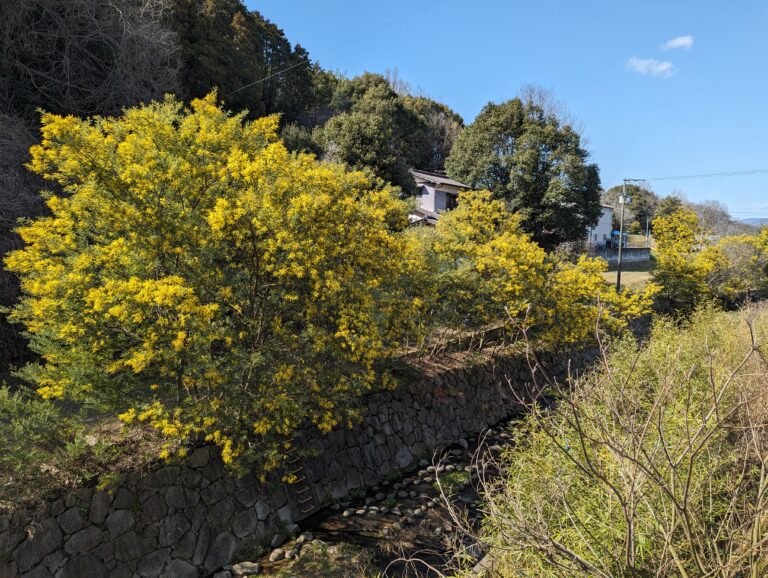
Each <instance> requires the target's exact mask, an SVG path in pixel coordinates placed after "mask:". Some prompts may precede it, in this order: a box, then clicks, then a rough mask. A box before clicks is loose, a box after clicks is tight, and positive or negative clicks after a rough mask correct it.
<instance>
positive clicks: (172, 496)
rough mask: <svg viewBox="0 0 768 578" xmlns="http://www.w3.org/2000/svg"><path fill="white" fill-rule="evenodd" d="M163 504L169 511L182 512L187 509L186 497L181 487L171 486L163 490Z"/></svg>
mask: <svg viewBox="0 0 768 578" xmlns="http://www.w3.org/2000/svg"><path fill="white" fill-rule="evenodd" d="M163 497H164V498H165V504H166V505H167V506H168V508H169V509H171V510H183V509H185V508H186V507H187V496H186V494H185V493H184V488H182V487H181V486H171V487H170V488H166V489H164V490H163Z"/></svg>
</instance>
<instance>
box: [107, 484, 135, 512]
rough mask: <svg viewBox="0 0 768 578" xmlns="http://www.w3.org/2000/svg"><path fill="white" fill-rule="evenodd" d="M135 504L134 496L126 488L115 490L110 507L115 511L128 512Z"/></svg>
mask: <svg viewBox="0 0 768 578" xmlns="http://www.w3.org/2000/svg"><path fill="white" fill-rule="evenodd" d="M135 502H136V494H134V493H133V492H132V491H131V490H129V489H128V488H125V487H122V488H120V489H118V490H117V494H116V495H115V499H114V500H113V502H112V507H113V508H115V509H116V510H130V509H131V507H133V504H134V503H135Z"/></svg>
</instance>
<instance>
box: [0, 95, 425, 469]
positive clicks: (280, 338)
mask: <svg viewBox="0 0 768 578" xmlns="http://www.w3.org/2000/svg"><path fill="white" fill-rule="evenodd" d="M277 127H278V119H277V117H267V118H263V119H259V120H257V121H254V122H248V123H246V122H244V120H243V116H242V115H238V116H230V115H228V114H227V113H225V112H224V111H223V110H222V109H221V108H219V107H218V106H217V104H216V99H215V95H210V96H208V97H206V98H205V99H202V100H195V101H193V102H192V108H191V110H188V109H186V108H184V107H182V105H180V104H179V103H178V102H176V101H175V100H173V99H171V98H169V99H167V100H166V101H165V102H163V103H153V104H151V105H147V106H141V107H138V108H133V109H129V110H127V111H126V112H125V113H124V114H123V115H122V116H121V117H118V118H94V119H91V120H79V119H76V118H74V117H61V116H55V115H48V114H47V115H44V116H43V119H42V142H41V144H40V145H39V146H35V147H33V149H32V157H33V160H32V162H31V163H30V168H31V169H32V170H34V171H35V172H37V173H39V174H41V175H43V176H44V177H46V178H47V179H51V180H54V181H57V182H58V183H60V184H61V186H62V187H63V188H64V189H65V190H66V192H67V193H68V195H67V196H66V197H63V196H62V197H58V196H51V197H50V198H49V199H48V206H49V208H50V211H51V216H50V217H46V218H41V219H39V220H37V221H34V222H32V223H29V224H28V225H26V226H24V227H22V228H21V229H20V234H21V236H22V237H23V239H24V240H25V242H26V247H25V248H24V249H22V250H20V251H16V252H14V253H12V254H11V255H10V257H9V258H8V259H7V265H8V267H9V269H11V270H12V271H14V272H16V273H17V274H19V276H20V278H21V280H22V290H23V293H24V296H23V299H22V301H21V303H20V304H19V305H18V306H17V307H16V309H15V311H14V312H13V314H12V315H11V318H12V319H13V320H14V321H18V322H22V323H24V324H25V326H26V328H27V332H28V335H29V337H30V343H31V347H32V348H33V349H34V350H35V351H37V352H38V353H39V354H40V356H41V358H42V361H41V362H40V363H38V364H33V365H30V366H28V367H27V368H26V369H25V370H24V372H23V375H24V377H25V378H26V379H27V380H29V381H30V382H32V383H34V384H36V385H37V387H38V390H39V392H40V394H42V395H43V396H44V397H48V398H66V399H71V400H74V401H76V402H79V403H84V404H86V405H87V406H93V407H97V408H99V409H105V410H110V411H120V412H122V413H121V416H122V418H123V419H124V420H125V421H126V422H131V421H133V420H135V419H138V420H139V421H145V422H148V423H150V424H151V425H152V426H153V427H155V428H156V429H157V430H159V431H160V432H162V433H163V434H164V435H166V436H167V437H168V438H169V440H170V441H169V444H170V445H173V444H175V443H176V441H178V440H180V439H182V440H183V439H188V438H190V437H202V438H204V439H205V440H207V441H211V442H213V443H216V444H217V445H219V446H220V447H221V448H222V455H223V458H224V460H225V461H226V462H232V461H234V460H235V459H236V458H238V457H239V456H243V457H249V458H260V459H262V461H263V463H264V464H265V465H275V464H276V463H277V462H279V460H280V459H281V456H282V451H281V449H282V448H283V447H284V446H283V445H282V444H283V443H287V442H286V441H285V440H286V439H287V438H289V436H290V435H291V434H292V433H293V431H294V430H295V428H296V427H297V426H298V425H299V424H301V423H302V422H304V421H305V420H308V421H310V422H312V423H314V424H316V425H317V427H318V428H320V429H321V430H323V431H329V430H330V429H331V428H332V427H334V426H335V425H336V424H338V423H345V422H347V421H348V420H350V419H352V418H353V417H354V416H355V415H356V414H357V412H358V409H357V408H356V407H355V403H354V402H355V400H356V399H357V397H358V396H359V395H360V394H361V393H363V392H365V391H368V390H369V389H370V388H371V387H373V386H374V385H375V384H377V383H381V382H382V381H383V382H384V383H385V384H386V383H387V377H386V375H384V376H383V378H382V380H381V381H380V380H379V377H380V375H381V373H380V372H377V370H376V367H375V365H376V364H377V363H378V362H380V361H383V360H386V359H387V358H388V357H389V356H391V355H392V354H393V353H395V352H397V351H399V349H400V347H401V345H402V343H403V342H404V339H405V336H414V335H418V333H419V328H418V326H417V323H418V322H419V318H420V317H419V306H420V303H421V299H420V298H419V297H418V294H416V293H414V292H415V291H418V290H419V287H418V285H416V284H414V283H411V282H409V281H408V276H409V271H410V269H411V268H412V267H415V266H416V265H417V264H418V263H419V262H420V259H421V257H420V254H419V253H418V251H416V248H415V246H414V245H413V244H412V243H411V242H410V240H411V238H410V237H408V236H405V235H401V234H398V233H397V232H396V231H397V229H401V228H404V227H405V225H406V224H407V214H406V213H407V204H406V203H404V202H403V201H400V200H398V199H397V196H396V194H395V191H394V190H392V189H390V188H386V187H379V186H374V185H373V184H371V183H370V182H369V180H368V179H367V178H366V177H365V176H364V175H362V174H361V173H347V172H345V170H344V169H343V168H342V167H341V166H337V165H331V164H320V163H318V162H317V161H316V160H315V159H314V158H313V157H311V156H308V155H292V154H290V153H288V151H286V149H285V147H284V146H283V145H282V143H280V142H278V141H277V136H276V131H277ZM170 445H169V447H168V448H167V451H166V452H165V453H166V454H167V453H169V452H170V449H171V448H170ZM182 451H183V450H182Z"/></svg>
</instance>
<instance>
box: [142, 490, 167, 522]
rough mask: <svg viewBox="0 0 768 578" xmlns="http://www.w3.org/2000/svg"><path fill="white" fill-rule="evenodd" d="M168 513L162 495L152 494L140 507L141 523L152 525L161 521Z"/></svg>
mask: <svg viewBox="0 0 768 578" xmlns="http://www.w3.org/2000/svg"><path fill="white" fill-rule="evenodd" d="M167 513H168V507H167V506H166V505H165V499H163V496H162V494H153V495H152V496H150V497H149V499H148V500H147V501H146V502H144V503H143V504H142V506H141V521H142V522H143V523H144V524H147V525H149V524H153V523H155V522H159V521H160V520H162V519H163V518H164V517H165V516H166V514H167Z"/></svg>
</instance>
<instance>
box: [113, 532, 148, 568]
mask: <svg viewBox="0 0 768 578" xmlns="http://www.w3.org/2000/svg"><path fill="white" fill-rule="evenodd" d="M146 547H147V544H146V543H145V542H144V541H142V540H141V539H140V538H139V537H138V536H137V535H136V532H133V531H131V532H128V533H127V534H123V535H122V536H120V537H119V538H117V539H116V540H115V560H118V561H119V562H126V561H129V560H138V559H139V558H141V557H143V556H144V555H145V554H147V552H148V550H147V549H146Z"/></svg>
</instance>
